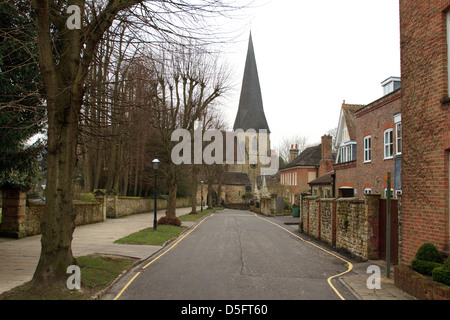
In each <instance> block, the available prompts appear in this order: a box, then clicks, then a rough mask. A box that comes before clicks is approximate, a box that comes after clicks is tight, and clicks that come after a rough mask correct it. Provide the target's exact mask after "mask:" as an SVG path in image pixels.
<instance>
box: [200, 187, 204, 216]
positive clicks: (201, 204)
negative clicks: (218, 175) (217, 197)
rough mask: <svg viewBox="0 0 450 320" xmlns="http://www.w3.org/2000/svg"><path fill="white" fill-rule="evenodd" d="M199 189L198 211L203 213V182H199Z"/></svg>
mask: <svg viewBox="0 0 450 320" xmlns="http://www.w3.org/2000/svg"><path fill="white" fill-rule="evenodd" d="M200 184H201V189H200V198H201V199H200V211H201V212H203V180H202V181H200Z"/></svg>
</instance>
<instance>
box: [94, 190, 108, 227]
mask: <svg viewBox="0 0 450 320" xmlns="http://www.w3.org/2000/svg"><path fill="white" fill-rule="evenodd" d="M94 195H95V199H96V200H97V201H98V202H99V203H101V204H102V214H103V221H106V203H107V202H106V189H97V190H95V191H94Z"/></svg>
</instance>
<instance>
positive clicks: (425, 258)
mask: <svg viewBox="0 0 450 320" xmlns="http://www.w3.org/2000/svg"><path fill="white" fill-rule="evenodd" d="M411 267H412V268H413V270H415V271H417V272H419V273H421V274H426V275H430V276H431V275H432V272H433V269H435V268H438V267H442V258H441V255H440V254H439V250H438V249H437V248H436V246H435V245H433V244H432V243H424V244H423V245H422V246H421V247H420V248H419V250H417V253H416V257H415V259H414V260H413V261H412V265H411Z"/></svg>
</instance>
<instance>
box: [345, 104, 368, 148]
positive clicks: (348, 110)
mask: <svg viewBox="0 0 450 320" xmlns="http://www.w3.org/2000/svg"><path fill="white" fill-rule="evenodd" d="M363 107H364V105H360V104H345V103H343V104H342V111H343V112H344V117H345V123H346V124H347V130H348V134H349V136H350V140H356V116H355V113H356V111H357V110H359V109H361V108H363Z"/></svg>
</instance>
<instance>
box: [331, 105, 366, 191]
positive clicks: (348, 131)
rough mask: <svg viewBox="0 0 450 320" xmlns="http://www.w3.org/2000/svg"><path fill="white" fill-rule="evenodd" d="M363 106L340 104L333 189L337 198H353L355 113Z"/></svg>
mask: <svg viewBox="0 0 450 320" xmlns="http://www.w3.org/2000/svg"><path fill="white" fill-rule="evenodd" d="M362 107H364V105H356V104H347V103H345V101H344V102H343V103H342V106H341V112H340V115H339V124H338V129H337V133H336V141H335V146H336V149H337V155H336V163H335V165H334V171H335V172H336V174H335V188H336V192H335V194H336V196H337V197H353V196H355V184H354V181H355V179H356V176H357V169H356V116H355V113H356V111H357V110H358V109H360V108H362Z"/></svg>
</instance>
